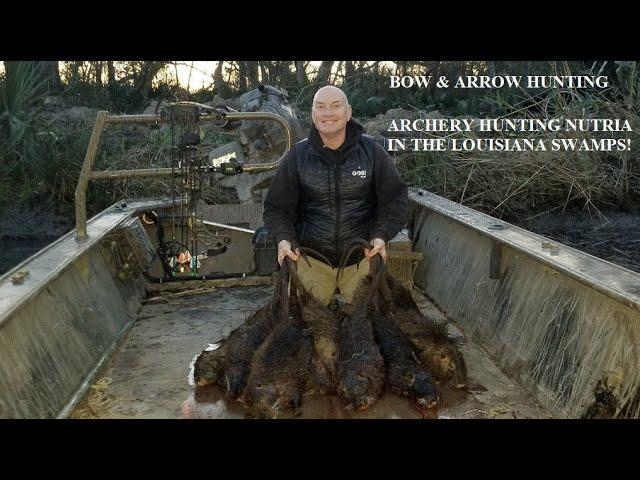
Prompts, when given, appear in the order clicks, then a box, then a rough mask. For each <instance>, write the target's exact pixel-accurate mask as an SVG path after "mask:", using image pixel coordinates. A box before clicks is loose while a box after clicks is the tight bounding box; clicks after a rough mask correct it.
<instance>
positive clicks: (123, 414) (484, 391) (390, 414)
mask: <svg viewBox="0 0 640 480" xmlns="http://www.w3.org/2000/svg"><path fill="white" fill-rule="evenodd" d="M271 288H272V287H271V286H270V285H259V286H237V287H227V288H218V289H216V290H212V291H208V292H205V293H202V292H201V293H198V294H189V295H184V294H181V295H176V294H173V295H165V296H162V297H156V298H154V299H151V300H152V301H147V303H146V304H145V305H144V306H143V307H142V308H141V310H140V313H139V315H138V319H137V321H136V322H135V323H134V324H133V326H132V328H131V329H130V330H129V332H128V333H127V335H126V336H125V337H124V339H123V340H122V342H121V343H120V345H119V346H118V347H117V349H116V350H115V352H114V353H113V355H112V356H111V358H110V359H109V360H108V361H107V362H106V363H105V365H104V367H103V368H102V369H101V371H100V372H99V373H98V374H97V375H96V376H95V378H94V380H93V383H92V384H91V387H90V388H89V390H88V392H87V394H86V395H85V396H84V397H83V398H82V399H81V400H80V402H79V403H78V404H77V405H76V407H75V408H74V410H73V411H72V413H71V415H70V417H71V418H123V419H126V418H128V419H139V418H156V419H158V418H243V417H244V415H243V409H242V405H241V404H238V403H232V404H229V403H228V402H226V401H225V400H224V395H223V394H222V393H221V392H220V391H219V390H218V389H217V388H216V387H213V386H211V387H195V386H193V385H192V381H191V382H190V381H189V374H190V369H191V364H192V361H193V359H194V357H195V356H196V355H197V354H199V353H200V352H201V351H202V350H204V349H205V348H207V346H208V345H209V344H210V343H214V342H215V341H217V340H219V339H221V338H224V337H226V336H227V335H228V334H229V333H230V332H231V331H233V330H234V329H235V328H236V327H238V326H239V325H240V324H242V323H243V322H244V320H245V319H246V318H247V317H248V316H249V315H250V314H251V313H252V312H253V311H254V310H256V309H257V308H258V307H259V306H261V305H263V304H264V303H266V302H267V301H268V299H269V296H270V292H271ZM414 296H415V298H416V300H417V302H418V304H419V305H420V308H421V309H422V310H423V312H427V311H430V312H431V314H437V315H442V314H441V313H440V312H439V311H438V310H437V308H436V307H435V306H434V305H433V304H432V303H430V302H429V301H428V300H427V299H426V298H425V297H423V296H422V295H421V294H420V293H418V292H416V291H414ZM450 326H451V328H452V329H453V330H454V332H457V333H458V334H460V332H459V331H458V330H457V329H456V328H455V327H454V326H453V325H450ZM462 353H463V356H464V359H465V361H466V364H467V368H468V372H469V377H470V385H471V388H470V391H469V392H465V391H458V390H453V389H452V390H443V391H441V401H440V404H439V406H438V409H437V412H435V411H434V412H431V413H430V414H429V415H427V417H429V418H436V417H437V418H443V419H445V418H447V419H448V418H551V417H552V415H551V414H550V413H549V412H547V411H546V410H544V409H543V408H542V407H541V406H540V404H539V402H537V401H536V400H535V398H533V397H532V396H531V395H529V394H527V393H526V392H525V390H524V389H523V388H522V387H520V386H518V385H517V384H516V383H515V382H512V381H511V380H510V379H509V378H507V377H506V376H505V375H504V374H503V373H502V372H501V371H500V370H499V369H498V367H497V366H496V365H495V364H494V363H493V362H492V361H491V359H490V358H489V356H488V355H487V353H486V352H485V351H484V350H483V349H482V348H480V347H479V346H478V345H475V344H473V343H472V342H470V341H467V342H465V344H464V346H463V347H462ZM297 418H425V417H424V416H423V415H422V414H420V413H419V412H417V411H416V410H414V409H413V408H412V407H411V405H410V402H409V401H408V400H407V399H405V398H402V397H398V396H396V395H393V394H391V393H385V394H384V395H383V397H382V398H381V399H380V400H379V402H378V403H377V404H376V405H375V406H373V407H372V408H370V409H369V410H367V411H365V412H346V411H344V410H343V409H342V407H341V406H340V403H339V401H338V399H337V398H336V397H328V396H310V397H308V398H305V400H304V404H303V408H302V414H301V416H300V417H297Z"/></svg>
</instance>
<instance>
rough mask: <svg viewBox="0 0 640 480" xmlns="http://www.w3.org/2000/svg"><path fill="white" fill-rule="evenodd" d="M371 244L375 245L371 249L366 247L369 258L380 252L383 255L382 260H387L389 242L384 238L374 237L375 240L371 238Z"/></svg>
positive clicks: (365, 252) (365, 251)
mask: <svg viewBox="0 0 640 480" xmlns="http://www.w3.org/2000/svg"><path fill="white" fill-rule="evenodd" d="M371 246H372V247H373V248H372V249H371V250H369V249H368V248H365V250H364V254H365V255H366V256H367V257H369V258H372V257H374V256H375V255H377V254H380V256H381V257H382V260H384V261H385V262H386V261H387V244H386V243H385V241H384V240H382V239H381V238H374V239H373V240H371Z"/></svg>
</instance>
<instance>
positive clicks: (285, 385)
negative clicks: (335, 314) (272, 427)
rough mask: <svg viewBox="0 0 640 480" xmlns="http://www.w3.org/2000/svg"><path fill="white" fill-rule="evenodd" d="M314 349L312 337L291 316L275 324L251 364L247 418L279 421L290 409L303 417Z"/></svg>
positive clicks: (247, 393)
mask: <svg viewBox="0 0 640 480" xmlns="http://www.w3.org/2000/svg"><path fill="white" fill-rule="evenodd" d="M312 349H313V347H312V341H311V336H310V334H309V332H306V331H304V330H303V329H302V328H301V325H300V324H299V321H298V319H296V318H294V317H291V318H288V319H286V320H285V321H282V322H279V323H278V325H276V327H275V328H274V329H273V331H272V332H271V333H270V334H269V336H268V337H267V339H266V340H265V341H264V343H263V344H262V345H261V346H260V348H259V349H258V351H257V352H256V354H255V356H254V358H253V361H252V363H251V373H250V374H249V378H248V379H247V386H246V388H245V389H244V394H243V398H244V403H245V411H246V413H247V415H249V416H252V417H256V418H277V417H279V416H280V415H281V414H282V412H283V411H284V410H285V409H288V408H291V409H293V412H294V414H296V415H299V414H300V407H301V404H302V397H303V396H304V394H305V393H306V391H307V389H308V384H309V382H308V376H309V367H310V363H311V355H312Z"/></svg>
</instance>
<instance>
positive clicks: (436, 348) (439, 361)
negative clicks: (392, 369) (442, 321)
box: [420, 339, 467, 388]
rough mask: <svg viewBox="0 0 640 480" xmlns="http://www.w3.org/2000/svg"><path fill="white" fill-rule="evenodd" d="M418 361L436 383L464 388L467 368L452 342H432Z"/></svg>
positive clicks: (448, 340)
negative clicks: (423, 365) (423, 364)
mask: <svg viewBox="0 0 640 480" xmlns="http://www.w3.org/2000/svg"><path fill="white" fill-rule="evenodd" d="M420 360H422V362H423V363H425V366H426V367H427V370H429V371H430V372H431V373H432V374H433V376H434V377H435V378H436V380H438V382H441V383H444V384H446V385H451V386H454V387H457V388H464V387H466V385H467V366H466V364H465V362H464V358H463V357H462V354H461V353H460V351H459V350H458V346H457V344H456V343H455V342H454V341H453V340H450V339H447V341H444V342H433V343H432V344H431V345H430V346H429V348H428V349H424V350H423V351H422V353H421V355H420Z"/></svg>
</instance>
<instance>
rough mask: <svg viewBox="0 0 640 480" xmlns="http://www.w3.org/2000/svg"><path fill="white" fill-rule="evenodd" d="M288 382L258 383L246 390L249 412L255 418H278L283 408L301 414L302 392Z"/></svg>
mask: <svg viewBox="0 0 640 480" xmlns="http://www.w3.org/2000/svg"><path fill="white" fill-rule="evenodd" d="M292 387H293V386H292V385H288V384H275V383H268V384H257V385H255V386H251V387H249V388H248V389H247V390H246V391H245V403H246V404H247V413H248V414H249V415H251V416H252V417H254V418H278V417H280V416H281V415H282V412H283V410H285V409H287V408H290V409H293V413H294V415H300V408H301V405H302V398H301V397H300V393H299V392H298V391H297V390H296V389H295V388H292Z"/></svg>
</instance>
